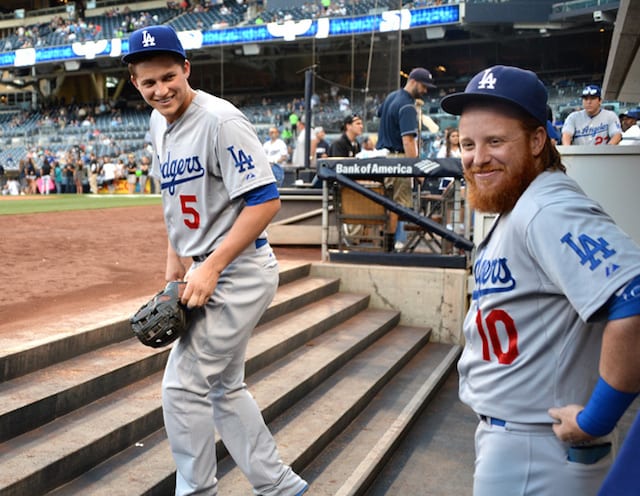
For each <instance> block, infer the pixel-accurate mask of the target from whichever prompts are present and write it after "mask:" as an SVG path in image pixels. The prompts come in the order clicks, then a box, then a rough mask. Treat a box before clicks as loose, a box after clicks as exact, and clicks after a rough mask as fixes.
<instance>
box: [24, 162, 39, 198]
mask: <svg viewBox="0 0 640 496" xmlns="http://www.w3.org/2000/svg"><path fill="white" fill-rule="evenodd" d="M25 179H26V184H27V187H26V193H27V194H28V195H35V194H36V193H37V192H38V187H37V184H36V180H37V179H38V168H37V167H36V163H35V160H34V158H33V156H29V157H28V158H27V163H26V166H25Z"/></svg>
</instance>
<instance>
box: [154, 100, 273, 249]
mask: <svg viewBox="0 0 640 496" xmlns="http://www.w3.org/2000/svg"><path fill="white" fill-rule="evenodd" d="M223 123H224V126H223V125H222V124H223ZM150 133H151V142H152V144H153V147H154V152H155V155H154V157H153V163H152V174H154V175H156V176H157V177H159V178H160V182H161V188H162V203H163V208H164V215H165V221H166V225H167V232H168V235H169V240H170V241H171V244H172V246H173V248H174V249H175V251H176V253H177V254H178V255H180V256H183V257H186V256H198V255H205V254H207V253H210V252H211V251H213V250H214V248H216V246H217V245H218V244H220V242H221V241H222V239H224V237H225V235H226V234H227V232H228V231H229V229H231V226H232V225H233V223H234V222H235V220H236V218H237V217H238V214H239V213H240V211H241V210H242V207H243V206H244V200H243V199H242V195H243V194H245V193H246V192H248V191H250V190H252V189H255V188H257V187H259V186H263V185H266V184H269V183H273V182H275V179H274V177H273V173H272V172H271V166H270V165H269V162H268V160H267V156H266V155H265V153H264V150H263V148H262V144H261V143H260V140H259V139H258V137H257V135H256V132H255V129H254V127H253V126H252V125H251V123H250V122H249V121H248V120H247V118H246V117H245V116H244V114H243V113H242V112H240V110H238V109H237V108H236V107H235V106H233V104H231V103H229V102H227V101H226V100H223V99H221V98H218V97H216V96H213V95H209V94H207V93H204V92H201V91H198V92H197V93H196V96H195V98H194V99H193V101H192V102H191V105H189V107H188V108H187V110H186V111H185V113H184V114H183V115H182V116H181V117H180V118H179V119H178V120H177V121H175V122H174V123H173V124H171V125H169V126H168V125H167V122H166V120H165V118H164V117H163V116H162V115H161V114H160V113H159V112H157V111H155V110H154V111H153V112H152V114H151V119H150ZM240 143H242V145H239V144H240ZM261 237H264V238H266V233H263V234H262V235H261Z"/></svg>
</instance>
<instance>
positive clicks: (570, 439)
mask: <svg viewBox="0 0 640 496" xmlns="http://www.w3.org/2000/svg"><path fill="white" fill-rule="evenodd" d="M582 410H584V406H582V405H567V406H563V407H561V408H549V410H548V412H549V415H550V416H551V417H552V418H553V419H554V420H555V421H556V422H555V423H554V424H553V432H554V433H555V435H556V437H557V438H558V439H560V441H563V442H565V443H571V444H577V443H582V442H585V441H590V440H592V439H593V436H590V435H589V434H587V433H586V432H584V431H583V430H582V429H580V426H579V425H578V420H577V417H578V413H580V412H581V411H582Z"/></svg>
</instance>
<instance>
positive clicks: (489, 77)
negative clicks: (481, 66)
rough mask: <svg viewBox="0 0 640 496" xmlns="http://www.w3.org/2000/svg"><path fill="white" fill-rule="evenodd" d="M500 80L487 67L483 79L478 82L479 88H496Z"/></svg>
mask: <svg viewBox="0 0 640 496" xmlns="http://www.w3.org/2000/svg"><path fill="white" fill-rule="evenodd" d="M497 82H498V80H497V79H496V78H495V76H494V75H493V73H492V72H491V69H486V70H485V71H484V74H483V75H482V79H481V80H480V81H479V82H478V89H480V90H495V89H496V83H497Z"/></svg>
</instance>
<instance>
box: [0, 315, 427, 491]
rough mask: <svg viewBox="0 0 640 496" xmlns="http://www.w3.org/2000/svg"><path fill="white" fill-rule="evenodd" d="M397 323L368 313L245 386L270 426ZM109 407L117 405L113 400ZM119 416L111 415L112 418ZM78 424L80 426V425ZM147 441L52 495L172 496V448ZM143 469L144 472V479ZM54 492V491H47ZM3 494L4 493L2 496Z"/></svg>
mask: <svg viewBox="0 0 640 496" xmlns="http://www.w3.org/2000/svg"><path fill="white" fill-rule="evenodd" d="M397 322H398V314H397V312H392V311H382V310H371V309H369V310H365V311H363V312H360V313H358V314H357V315H355V316H354V317H351V318H350V319H348V320H347V321H345V322H344V323H342V324H340V325H338V326H336V327H334V328H333V329H331V330H329V331H327V332H325V333H323V334H322V335H319V336H317V337H315V338H314V339H313V340H312V341H310V342H308V343H306V345H305V346H303V347H300V348H296V349H295V350H294V351H293V352H291V353H289V354H287V355H285V356H284V357H283V358H281V359H280V360H278V361H277V362H274V363H273V364H271V365H269V366H268V367H266V368H264V369H262V370H260V371H258V372H256V373H255V374H254V375H252V376H251V377H249V378H248V380H247V381H248V383H249V387H250V391H251V393H252V394H253V395H254V397H255V398H256V401H257V402H258V404H259V405H260V406H261V409H262V412H263V416H264V417H265V419H267V421H268V419H269V418H270V417H275V416H277V415H279V414H281V413H282V412H283V411H285V410H286V409H287V408H288V407H289V406H290V405H291V403H293V402H295V401H296V400H298V399H300V398H301V397H304V396H307V395H308V394H310V392H311V391H312V390H313V388H314V387H316V386H317V384H319V383H320V382H322V380H323V379H324V378H326V377H329V376H331V375H332V374H334V373H336V372H337V371H338V369H339V368H340V366H341V365H343V364H345V363H346V362H348V361H349V359H350V357H353V356H354V355H355V354H357V353H359V352H360V351H361V350H362V349H364V348H366V347H367V346H369V345H370V344H371V343H372V342H374V341H375V340H376V339H378V338H379V337H380V335H381V334H384V333H386V332H388V331H389V330H390V329H391V328H392V327H393V326H395V325H396V324H397ZM265 332H266V331H263V332H261V334H262V333H265ZM423 334H424V331H423ZM427 335H428V334H427ZM156 388H157V392H156V393H155V394H156V395H157V397H158V405H159V394H160V391H159V389H160V385H159V383H158V384H156ZM149 394H151V393H150V391H141V392H138V393H136V394H135V395H133V396H132V397H134V398H135V397H136V396H142V395H145V396H146V395H149ZM130 396H131V395H130ZM109 403H110V404H113V403H114V401H113V399H112V400H111V401H109ZM127 408H128V409H129V411H131V409H132V405H127ZM158 408H159V406H158ZM115 415H116V414H115V413H113V412H112V413H111V414H110V416H115ZM138 415H139V413H136V416H138ZM78 421H79V422H80V419H78ZM96 421H97V420H96ZM123 428H124V427H123ZM158 429H160V427H158ZM129 430H130V429H129ZM147 435H148V436H149V437H146V435H145V436H144V437H146V438H145V439H143V436H138V437H134V438H133V439H131V440H130V443H129V444H130V445H129V446H128V447H126V449H125V448H120V449H121V450H122V451H121V452H120V453H117V454H115V456H113V457H112V458H110V459H108V460H107V461H106V462H104V463H102V464H101V465H98V466H96V467H95V468H93V469H84V470H82V471H80V472H78V476H79V477H78V478H77V479H76V480H73V481H72V482H70V483H69V484H67V485H66V486H64V487H61V488H60V489H58V490H56V491H54V492H53V493H52V494H56V495H71V494H92V495H96V496H98V495H102V494H104V495H110V496H113V495H116V494H128V495H130V494H171V491H169V492H167V493H164V492H163V491H164V490H165V489H161V488H166V485H167V484H169V486H170V485H171V484H172V482H171V481H172V480H173V479H172V478H173V474H174V472H175V466H174V465H173V462H172V460H171V455H170V452H169V447H168V443H167V441H166V439H164V434H160V433H153V434H150V433H147ZM45 441H47V440H46V439H45ZM87 442H89V439H86V440H85V443H87ZM12 451H13V453H14V458H15V456H16V455H20V453H19V452H17V451H16V450H15V449H14V450H12ZM218 453H219V456H220V458H222V457H223V456H224V455H225V454H226V453H225V450H224V447H223V445H222V443H221V442H220V441H219V440H218ZM30 455H31V453H30ZM22 458H23V457H22ZM104 458H105V459H106V458H107V457H106V456H105V457H104ZM15 464H16V467H15V468H16V469H17V468H18V467H19V465H20V460H16V461H15ZM31 464H32V465H33V464H34V460H31ZM139 467H145V469H144V471H143V473H141V472H140V470H139ZM2 469H3V459H2V456H0V481H2V478H3V475H1V474H2V473H3V470H2ZM38 473H39V472H38ZM2 486H4V484H0V487H2ZM54 487H56V486H55V485H54V486H50V487H49V488H47V489H52V488H54ZM24 488H27V486H26V485H25V486H24V487H23V489H24ZM123 491H124V492H123ZM2 494H3V492H2V491H1V490H0V495H2ZM7 494H20V493H19V492H13V493H7Z"/></svg>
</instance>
